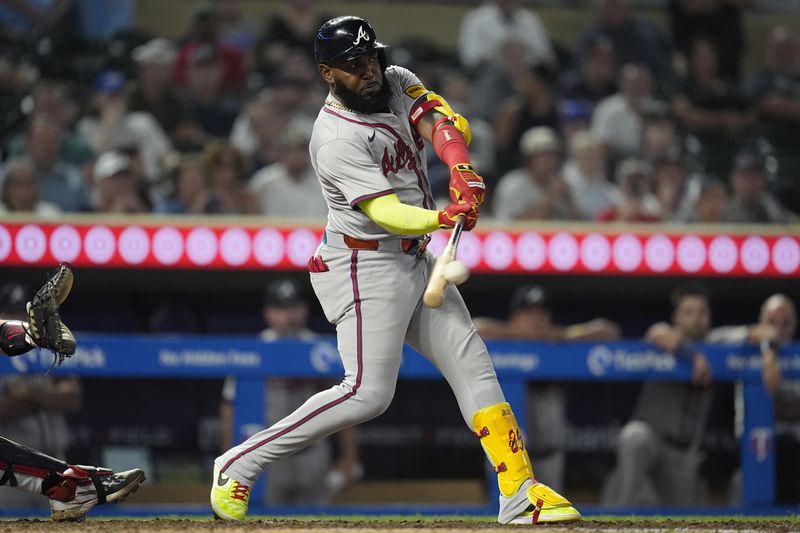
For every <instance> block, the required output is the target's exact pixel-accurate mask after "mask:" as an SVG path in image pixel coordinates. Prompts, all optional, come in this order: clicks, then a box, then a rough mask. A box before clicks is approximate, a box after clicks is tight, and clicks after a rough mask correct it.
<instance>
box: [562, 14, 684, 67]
mask: <svg viewBox="0 0 800 533" xmlns="http://www.w3.org/2000/svg"><path fill="white" fill-rule="evenodd" d="M629 3H630V0H594V4H595V6H596V8H597V15H596V16H597V20H596V21H595V22H594V24H592V25H591V26H589V27H588V28H587V29H586V30H585V31H584V32H583V34H582V35H581V36H580V37H579V39H578V44H577V46H576V50H577V57H578V58H580V59H579V60H583V59H584V58H589V57H590V56H589V54H587V52H586V50H587V49H588V48H590V47H591V46H592V45H593V44H594V43H596V42H597V40H598V39H599V38H605V39H608V40H609V41H611V43H612V44H613V46H614V52H615V54H616V59H617V66H618V67H619V66H622V65H626V64H629V63H634V64H641V65H646V67H647V70H648V71H649V72H650V73H651V74H652V75H653V76H654V77H655V79H656V80H659V81H666V80H669V79H670V77H671V68H670V59H671V54H672V50H671V47H670V44H669V41H668V40H667V38H666V36H665V35H664V33H663V32H662V31H661V30H660V29H659V27H658V26H656V25H655V23H653V22H652V21H651V20H649V19H647V18H644V17H640V16H637V15H634V14H632V13H631V10H630V6H629ZM578 66H580V65H578Z"/></svg>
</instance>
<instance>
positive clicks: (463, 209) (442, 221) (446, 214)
mask: <svg viewBox="0 0 800 533" xmlns="http://www.w3.org/2000/svg"><path fill="white" fill-rule="evenodd" d="M460 215H464V216H465V217H466V219H467V220H466V221H465V222H464V229H465V230H466V231H469V230H471V229H472V228H474V227H475V224H477V223H478V208H477V207H473V206H471V205H469V204H467V203H461V204H450V205H448V206H447V207H445V208H444V209H442V210H441V211H439V227H440V228H441V229H448V228H452V227H454V226H455V225H456V221H457V220H458V217H459V216H460Z"/></svg>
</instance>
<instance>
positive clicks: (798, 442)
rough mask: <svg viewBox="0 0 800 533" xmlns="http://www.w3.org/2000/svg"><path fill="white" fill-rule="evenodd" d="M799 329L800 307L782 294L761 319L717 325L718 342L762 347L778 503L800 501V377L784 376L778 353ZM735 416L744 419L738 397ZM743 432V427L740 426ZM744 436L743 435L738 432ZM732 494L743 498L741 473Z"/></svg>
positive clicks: (764, 308)
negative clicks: (772, 402)
mask: <svg viewBox="0 0 800 533" xmlns="http://www.w3.org/2000/svg"><path fill="white" fill-rule="evenodd" d="M796 331H797V308H796V307H795V305H794V302H792V300H790V299H789V298H788V297H787V296H785V295H783V294H773V295H771V296H770V297H769V298H767V299H766V300H765V301H764V303H763V304H762V305H761V310H760V312H759V317H758V323H757V324H752V325H746V326H727V327H720V328H716V329H715V330H714V331H712V337H713V336H714V335H715V334H716V337H718V339H714V340H717V341H718V342H721V343H726V344H744V343H748V344H755V345H758V346H759V348H760V351H761V379H762V382H763V384H764V388H765V389H766V390H767V392H768V393H769V394H770V395H772V396H773V398H774V400H775V418H776V425H775V426H776V427H775V429H776V438H775V448H776V454H777V457H776V464H777V468H776V477H777V479H776V503H778V504H788V505H796V504H797V503H798V502H800V482H798V477H797V474H796V472H797V471H798V470H797V469H798V468H800V462H798V458H799V457H800V424H799V423H798V422H800V381H798V380H784V379H782V377H781V368H780V362H779V361H778V355H779V352H780V351H781V349H782V347H784V346H786V345H787V344H789V343H790V342H792V339H794V336H795V333H796ZM739 394H740V391H738V390H737V396H738V395H739ZM735 405H736V406H737V413H736V418H737V420H739V421H740V420H742V417H743V416H744V413H742V412H740V409H739V406H740V405H741V404H740V403H739V401H738V398H737V402H736V404H735ZM737 431H738V432H739V433H741V427H737ZM737 436H738V437H739V438H742V435H741V434H739V435H737ZM731 492H732V493H733V494H732V495H731V496H733V497H734V500H735V501H734V502H732V503H734V504H738V503H739V502H740V497H741V477H740V473H738V472H737V474H735V475H734V477H733V480H732V487H731Z"/></svg>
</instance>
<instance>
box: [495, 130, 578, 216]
mask: <svg viewBox="0 0 800 533" xmlns="http://www.w3.org/2000/svg"><path fill="white" fill-rule="evenodd" d="M520 152H522V156H523V159H524V166H522V167H520V168H517V169H514V170H512V171H511V172H509V173H507V174H506V175H504V176H503V177H502V178H501V179H500V182H499V183H498V184H497V191H496V193H495V196H494V200H493V202H492V208H493V209H492V212H493V213H494V216H495V217H497V218H498V219H501V220H525V219H528V220H531V219H533V220H567V219H576V218H578V211H577V208H576V207H575V203H574V201H573V198H572V194H571V193H570V190H569V186H568V185H567V184H566V183H565V182H564V180H563V179H562V177H561V166H562V163H563V161H562V147H561V141H560V140H559V138H558V136H557V134H556V132H555V131H554V130H553V129H552V128H548V127H545V126H540V127H536V128H531V129H530V130H528V131H527V132H525V134H524V135H523V136H522V139H521V140H520Z"/></svg>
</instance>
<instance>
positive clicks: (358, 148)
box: [211, 16, 580, 524]
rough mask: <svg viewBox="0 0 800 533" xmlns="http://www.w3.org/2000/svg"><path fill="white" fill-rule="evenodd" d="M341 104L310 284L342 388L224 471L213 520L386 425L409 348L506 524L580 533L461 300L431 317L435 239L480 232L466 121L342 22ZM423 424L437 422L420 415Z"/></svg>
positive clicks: (318, 153) (248, 445)
mask: <svg viewBox="0 0 800 533" xmlns="http://www.w3.org/2000/svg"><path fill="white" fill-rule="evenodd" d="M314 55H315V58H316V61H317V64H318V67H319V72H320V74H321V75H322V77H323V78H324V80H325V81H326V82H327V84H328V86H329V87H330V94H329V95H328V97H327V99H326V100H325V104H324V106H323V107H322V110H321V111H320V113H319V116H318V117H317V120H316V123H315V124H314V131H313V134H312V138H311V143H310V147H309V150H310V153H311V161H312V163H313V166H314V170H315V171H316V174H317V177H318V178H319V180H320V183H321V184H322V191H323V195H324V196H325V201H326V203H327V205H328V224H327V227H326V229H325V236H324V238H323V241H322V243H321V244H320V246H319V247H318V248H317V251H316V253H315V255H314V256H313V257H312V258H311V259H310V261H309V270H310V271H311V274H310V275H311V283H312V285H313V287H314V291H315V293H316V295H317V297H318V298H319V301H320V303H321V304H322V308H323V311H324V312H325V315H326V317H327V318H328V320H329V321H330V322H331V323H333V324H335V325H336V331H337V336H338V344H339V353H340V354H341V357H342V361H343V363H344V369H345V377H344V380H343V381H342V383H340V384H339V385H336V386H334V387H332V388H330V389H328V390H325V391H322V392H320V393H318V394H316V395H314V396H312V397H311V398H309V399H308V401H306V403H304V404H303V405H302V406H300V407H299V408H298V409H297V410H296V411H295V412H294V413H292V414H290V415H289V416H287V417H286V418H284V419H283V420H281V421H280V422H278V423H276V424H275V425H273V426H272V427H270V428H268V429H266V430H264V431H262V432H260V433H257V434H255V435H253V436H252V437H251V438H249V439H248V440H246V441H245V442H243V443H242V444H240V445H239V446H236V447H234V448H232V449H231V450H229V451H228V452H226V453H224V454H223V455H221V456H220V457H218V458H217V459H216V460H215V462H214V479H213V484H212V489H211V506H212V508H213V510H214V514H215V515H216V516H217V517H218V518H221V519H227V520H241V519H243V518H244V517H245V516H246V514H247V504H248V499H249V496H250V490H251V487H252V486H253V484H254V483H255V482H256V480H257V479H258V477H259V476H260V475H261V472H262V471H263V470H264V468H265V467H267V466H268V465H269V464H270V463H272V462H274V461H277V460H279V459H281V458H282V457H286V456H288V455H291V454H293V453H295V452H297V451H298V450H300V449H302V448H304V447H305V446H308V445H309V444H311V443H313V442H315V441H317V440H319V439H321V438H323V437H325V436H327V435H330V434H332V433H335V432H337V431H339V430H341V429H342V428H345V427H347V426H351V425H353V424H359V423H361V422H365V421H367V420H370V419H372V418H374V417H376V416H378V415H380V414H381V413H383V412H384V411H385V410H386V409H387V408H388V407H389V404H390V403H391V401H392V397H393V396H394V391H395V385H396V382H397V374H398V370H399V367H400V361H401V354H402V349H403V343H404V342H405V343H408V344H409V345H410V346H412V347H413V348H414V349H415V350H417V351H418V352H419V353H421V354H422V355H423V356H425V357H426V358H428V359H429V360H430V361H431V362H432V363H433V364H434V365H436V367H437V368H438V369H439V370H440V371H441V373H442V375H443V376H444V377H445V379H447V382H448V383H449V384H450V387H451V388H452V390H453V392H454V394H455V396H456V399H457V400H458V405H459V408H460V409H461V414H462V416H463V417H464V420H465V421H466V423H467V425H469V426H471V427H472V429H473V430H474V432H475V435H476V436H477V437H478V438H479V440H480V443H481V445H482V446H483V448H484V450H485V451H486V454H487V456H488V457H489V460H490V461H491V463H492V465H493V466H494V469H495V471H496V472H497V477H498V483H499V485H500V513H499V516H498V521H499V522H500V523H503V524H508V523H520V524H535V523H537V522H557V521H568V520H579V519H580V514H579V513H578V511H577V510H576V509H575V508H574V507H573V506H572V504H571V503H570V502H569V501H567V499H566V498H564V497H563V496H561V495H560V494H558V493H556V492H555V491H553V490H552V489H551V488H549V487H548V486H546V485H544V484H542V483H540V482H539V481H537V480H536V479H535V478H534V474H533V470H532V467H531V460H530V458H529V457H528V452H527V450H526V449H525V446H524V444H523V442H522V438H521V432H520V429H519V426H518V425H517V422H516V420H515V419H514V414H513V413H512V412H511V408H510V407H509V404H508V403H506V401H505V398H504V396H503V391H502V390H501V389H500V386H499V384H498V382H497V377H496V375H495V372H494V368H493V367H492V362H491V359H490V358H489V354H488V352H487V351H486V347H485V345H484V344H483V341H481V339H480V337H479V336H478V334H477V333H476V331H475V328H474V327H473V325H472V320H471V318H470V314H469V312H468V311H467V308H466V306H465V305H464V301H463V300H462V299H461V296H460V294H459V293H458V290H457V289H456V288H455V287H454V286H453V285H448V286H447V288H446V290H445V295H444V301H443V302H442V305H441V306H440V307H438V308H436V309H433V308H431V307H427V306H425V305H423V303H422V295H423V293H424V291H425V287H426V284H427V281H428V278H429V277H430V275H431V272H432V270H433V266H434V263H435V258H434V257H433V256H432V255H431V254H430V253H429V252H426V251H425V245H426V244H427V242H428V236H427V234H428V233H430V232H432V231H435V230H437V229H449V228H453V227H454V226H455V224H456V221H457V220H458V219H459V216H460V215H463V216H464V217H465V218H466V221H465V223H464V229H465V230H467V231H468V230H470V229H472V228H473V227H475V223H476V222H477V219H478V209H479V207H480V204H481V202H482V201H483V198H484V194H485V188H484V184H483V179H482V178H481V177H480V176H478V175H477V174H476V173H475V171H474V170H473V168H472V166H471V165H470V158H469V151H468V148H467V145H468V143H469V140H470V130H469V124H468V123H467V121H466V120H465V119H464V118H463V117H461V116H459V115H457V114H456V113H455V112H454V111H453V110H452V109H451V108H450V106H449V105H448V103H447V102H446V101H445V100H444V99H443V98H442V97H441V96H440V95H438V94H436V93H434V92H432V91H429V90H427V89H426V88H425V86H424V85H423V84H422V82H421V81H420V80H419V79H418V78H417V77H416V76H415V75H414V74H413V73H412V72H410V71H408V70H406V69H404V68H401V67H398V66H387V59H386V46H385V45H384V44H382V43H380V42H378V40H377V39H376V36H375V31H374V30H373V29H372V27H371V26H370V25H369V23H367V21H365V20H364V19H361V18H358V17H352V16H347V17H337V18H334V19H331V20H329V21H328V22H326V23H325V24H323V25H322V27H321V28H320V29H319V32H318V33H317V36H316V40H315V44H314ZM424 141H428V142H430V143H431V145H432V146H433V149H434V150H435V151H436V154H437V155H438V156H439V158H441V159H442V161H444V163H445V164H447V166H448V167H449V168H450V169H451V179H450V196H451V200H452V203H450V204H449V205H448V206H447V207H445V208H444V209H441V210H437V209H436V207H435V206H434V202H433V198H432V195H431V189H430V184H429V183H428V177H427V168H426V165H425V156H424V153H423V150H424ZM419 416H420V417H423V416H425V413H419Z"/></svg>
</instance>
